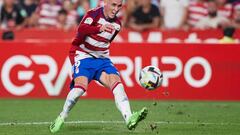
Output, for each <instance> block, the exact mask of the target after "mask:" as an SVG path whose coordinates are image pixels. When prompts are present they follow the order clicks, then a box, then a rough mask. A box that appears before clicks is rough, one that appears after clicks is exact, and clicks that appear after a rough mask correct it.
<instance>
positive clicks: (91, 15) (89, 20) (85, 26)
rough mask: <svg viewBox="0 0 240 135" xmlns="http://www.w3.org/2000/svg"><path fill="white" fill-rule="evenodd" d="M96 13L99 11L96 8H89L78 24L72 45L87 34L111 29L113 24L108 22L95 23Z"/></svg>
mask: <svg viewBox="0 0 240 135" xmlns="http://www.w3.org/2000/svg"><path fill="white" fill-rule="evenodd" d="M98 13H99V12H97V11H96V10H91V11H89V12H87V13H86V15H85V16H84V17H83V19H82V21H81V22H80V24H79V26H78V29H77V34H76V37H75V39H74V40H73V42H72V44H73V45H79V44H80V43H81V41H83V40H84V39H85V37H86V36H87V35H91V34H98V33H101V32H103V31H110V30H112V29H113V26H112V25H110V24H106V25H98V24H97V22H96V21H98V19H96V18H97V14H98Z"/></svg>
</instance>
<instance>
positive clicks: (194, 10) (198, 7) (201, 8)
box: [187, 2, 208, 26]
mask: <svg viewBox="0 0 240 135" xmlns="http://www.w3.org/2000/svg"><path fill="white" fill-rule="evenodd" d="M207 15H208V11H207V5H206V3H204V2H202V3H200V2H190V5H189V7H188V20H187V21H188V24H189V25H191V26H195V25H196V23H197V22H198V21H199V20H201V19H202V18H204V17H206V16H207Z"/></svg>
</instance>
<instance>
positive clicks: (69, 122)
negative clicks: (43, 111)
mask: <svg viewBox="0 0 240 135" xmlns="http://www.w3.org/2000/svg"><path fill="white" fill-rule="evenodd" d="M147 122H148V123H155V124H162V125H167V124H171V125H200V124H203V125H236V126H240V123H224V122H220V123H211V122H176V121H175V122H174V121H169V122H168V121H155V122H150V121H147ZM49 124H51V122H5V123H4V122H3V123H0V126H12V125H49ZM65 124H124V121H67V122H65Z"/></svg>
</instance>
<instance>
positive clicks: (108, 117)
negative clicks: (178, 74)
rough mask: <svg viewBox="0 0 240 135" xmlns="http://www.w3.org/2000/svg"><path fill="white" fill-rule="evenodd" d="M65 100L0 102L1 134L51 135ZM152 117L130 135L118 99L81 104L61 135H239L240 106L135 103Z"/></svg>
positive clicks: (198, 103) (225, 104)
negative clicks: (119, 109) (53, 122)
mask: <svg viewBox="0 0 240 135" xmlns="http://www.w3.org/2000/svg"><path fill="white" fill-rule="evenodd" d="M63 103H64V100H57V99H46V100H33V99H32V100H26V99H25V100H16V99H1V100H0V135H50V134H51V133H50V132H49V130H48V126H49V124H50V122H51V121H53V120H54V119H55V118H56V117H57V115H58V113H59V112H60V111H61V109H62V105H63ZM130 103H131V107H132V109H133V110H139V109H141V107H143V106H146V107H148V108H149V114H148V117H147V119H146V120H145V121H144V122H141V123H139V125H138V127H137V128H136V129H135V130H134V131H129V130H128V129H127V128H126V126H125V124H124V123H123V119H122V117H121V114H120V112H118V110H117V108H116V106H115V103H114V101H113V100H83V99H80V100H79V102H78V103H77V105H76V106H75V108H73V110H72V111H71V113H70V116H69V119H68V120H67V121H68V122H67V123H66V124H65V125H64V127H63V128H62V130H61V131H60V132H58V133H56V134H57V135H239V134H240V102H206V101H205V102H199V101H191V102H188V101H140V100H134V101H130Z"/></svg>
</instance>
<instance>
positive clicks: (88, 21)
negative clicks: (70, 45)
mask: <svg viewBox="0 0 240 135" xmlns="http://www.w3.org/2000/svg"><path fill="white" fill-rule="evenodd" d="M92 22H93V19H92V18H91V17H88V18H86V19H85V21H84V23H86V24H89V25H91V24H92Z"/></svg>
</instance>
